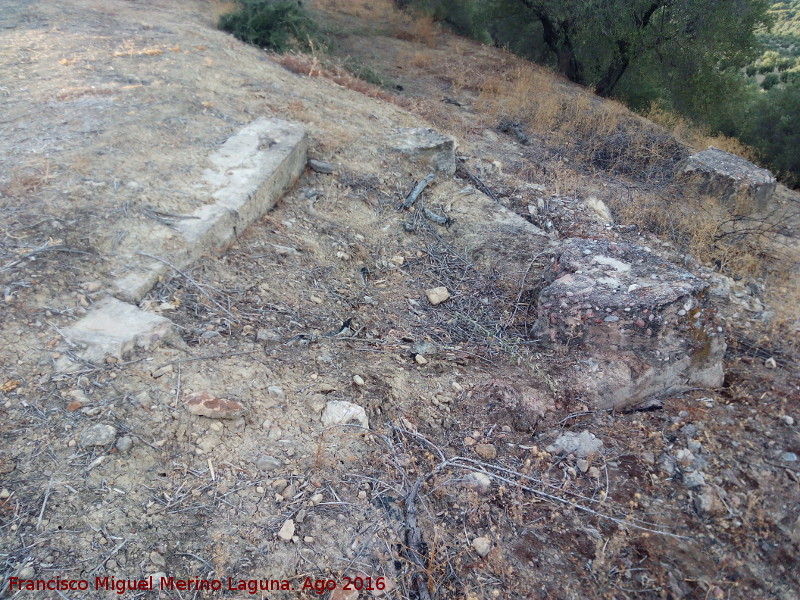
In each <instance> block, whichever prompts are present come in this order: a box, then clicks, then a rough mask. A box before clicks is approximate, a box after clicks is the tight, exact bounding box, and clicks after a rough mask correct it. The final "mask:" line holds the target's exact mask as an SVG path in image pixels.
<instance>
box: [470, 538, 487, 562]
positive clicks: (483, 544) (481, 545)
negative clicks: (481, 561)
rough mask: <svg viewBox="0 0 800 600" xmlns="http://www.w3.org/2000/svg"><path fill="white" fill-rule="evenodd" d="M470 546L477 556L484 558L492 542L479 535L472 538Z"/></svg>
mask: <svg viewBox="0 0 800 600" xmlns="http://www.w3.org/2000/svg"><path fill="white" fill-rule="evenodd" d="M472 547H473V549H474V550H475V552H477V553H478V556H480V557H481V558H484V557H486V556H487V555H488V554H489V552H491V551H492V542H491V541H490V540H489V538H487V537H483V536H481V537H477V538H475V539H474V540H472Z"/></svg>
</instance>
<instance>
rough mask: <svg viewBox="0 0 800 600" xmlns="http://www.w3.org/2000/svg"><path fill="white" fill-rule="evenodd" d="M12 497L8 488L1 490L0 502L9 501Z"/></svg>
mask: <svg viewBox="0 0 800 600" xmlns="http://www.w3.org/2000/svg"><path fill="white" fill-rule="evenodd" d="M10 497H11V492H9V491H8V488H3V489H2V490H0V500H7V499H8V498H10Z"/></svg>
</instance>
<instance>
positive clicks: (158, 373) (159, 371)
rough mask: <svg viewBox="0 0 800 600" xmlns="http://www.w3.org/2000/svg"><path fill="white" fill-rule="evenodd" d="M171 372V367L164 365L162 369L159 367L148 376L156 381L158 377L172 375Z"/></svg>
mask: <svg viewBox="0 0 800 600" xmlns="http://www.w3.org/2000/svg"><path fill="white" fill-rule="evenodd" d="M172 371H173V368H172V365H164V366H163V367H159V368H158V369H156V370H155V371H152V372H151V373H150V376H151V377H152V378H153V379H158V378H159V377H163V376H164V375H168V374H169V373H172Z"/></svg>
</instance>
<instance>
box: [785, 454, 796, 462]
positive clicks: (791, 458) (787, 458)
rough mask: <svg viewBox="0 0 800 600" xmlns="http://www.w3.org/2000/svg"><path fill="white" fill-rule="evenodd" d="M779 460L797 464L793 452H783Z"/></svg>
mask: <svg viewBox="0 0 800 600" xmlns="http://www.w3.org/2000/svg"><path fill="white" fill-rule="evenodd" d="M781 460H782V461H784V462H797V454H795V453H794V452H784V453H783V454H781Z"/></svg>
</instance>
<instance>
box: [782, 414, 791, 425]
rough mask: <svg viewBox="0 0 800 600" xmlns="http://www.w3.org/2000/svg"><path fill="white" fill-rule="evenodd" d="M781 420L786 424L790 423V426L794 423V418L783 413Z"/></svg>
mask: <svg viewBox="0 0 800 600" xmlns="http://www.w3.org/2000/svg"><path fill="white" fill-rule="evenodd" d="M781 421H782V422H783V424H784V425H789V426H790V427H791V426H792V425H794V419H793V418H792V417H790V416H789V415H783V416H782V417H781Z"/></svg>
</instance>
